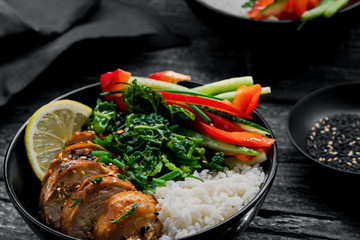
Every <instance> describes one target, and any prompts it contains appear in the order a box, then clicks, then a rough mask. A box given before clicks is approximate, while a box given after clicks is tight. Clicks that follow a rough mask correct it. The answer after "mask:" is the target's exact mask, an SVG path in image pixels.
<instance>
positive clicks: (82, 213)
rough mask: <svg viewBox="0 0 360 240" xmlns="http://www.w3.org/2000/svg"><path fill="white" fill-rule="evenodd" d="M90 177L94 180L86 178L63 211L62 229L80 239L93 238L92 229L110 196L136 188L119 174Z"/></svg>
mask: <svg viewBox="0 0 360 240" xmlns="http://www.w3.org/2000/svg"><path fill="white" fill-rule="evenodd" d="M90 178H91V179H92V182H91V181H90V180H89V179H86V180H85V181H84V182H83V183H82V184H81V186H80V187H79V189H78V190H77V192H75V193H73V194H72V195H71V196H70V198H69V200H67V202H66V204H65V205H64V208H63V210H62V213H61V220H60V223H61V224H60V225H61V231H62V232H63V233H65V234H67V235H70V236H73V237H76V238H80V239H84V238H92V236H91V230H92V228H93V226H94V224H95V222H96V220H97V219H98V217H99V216H100V215H101V214H102V213H103V211H104V207H105V203H106V201H107V200H108V198H110V197H111V196H113V195H114V194H116V193H119V192H123V191H129V190H133V191H134V190H136V189H135V187H134V185H132V183H130V182H129V181H128V180H125V181H123V180H120V179H119V178H118V177H117V176H106V175H96V176H92V177H90Z"/></svg>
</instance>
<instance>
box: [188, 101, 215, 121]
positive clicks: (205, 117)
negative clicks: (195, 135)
mask: <svg viewBox="0 0 360 240" xmlns="http://www.w3.org/2000/svg"><path fill="white" fill-rule="evenodd" d="M189 106H190V107H191V108H192V110H194V111H195V112H196V113H197V114H199V116H200V117H201V118H202V119H204V121H205V122H206V123H207V124H209V123H210V122H211V119H210V118H209V117H208V116H207V115H206V114H205V113H204V112H203V111H201V110H200V109H199V108H198V107H197V106H196V105H194V104H189Z"/></svg>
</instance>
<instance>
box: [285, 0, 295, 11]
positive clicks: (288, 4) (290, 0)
mask: <svg viewBox="0 0 360 240" xmlns="http://www.w3.org/2000/svg"><path fill="white" fill-rule="evenodd" d="M285 12H288V13H293V12H294V0H287V2H286V6H285Z"/></svg>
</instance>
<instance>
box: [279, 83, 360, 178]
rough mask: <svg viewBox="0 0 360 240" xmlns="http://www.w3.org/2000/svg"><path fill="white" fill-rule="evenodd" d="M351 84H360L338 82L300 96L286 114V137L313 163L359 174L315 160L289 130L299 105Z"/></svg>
mask: <svg viewBox="0 0 360 240" xmlns="http://www.w3.org/2000/svg"><path fill="white" fill-rule="evenodd" d="M351 85H360V83H359V82H347V83H340V84H335V85H331V86H327V87H324V88H320V89H318V90H315V91H313V92H311V93H309V94H308V95H306V96H304V97H303V98H301V99H300V100H299V101H298V102H297V103H296V104H295V105H294V106H293V107H292V109H291V110H290V113H289V116H288V120H287V126H286V127H287V134H288V137H289V139H290V141H291V143H292V144H293V145H294V146H295V148H296V149H297V150H298V151H299V152H301V153H302V154H303V155H304V156H305V157H307V158H308V159H310V160H312V161H314V162H315V163H317V164H320V166H324V167H326V168H329V169H331V170H335V171H338V172H342V173H346V174H352V175H360V173H358V172H352V171H345V170H342V169H338V168H335V167H332V166H330V165H327V164H324V163H322V162H319V161H317V160H316V159H315V158H313V157H312V156H310V155H309V154H308V153H307V152H306V151H304V150H303V149H302V148H301V147H300V146H299V145H298V144H297V143H296V141H295V139H294V138H293V135H292V134H291V131H290V122H291V120H292V119H293V118H294V116H293V115H294V112H296V111H297V110H298V109H299V108H300V107H302V105H303V104H304V103H305V102H307V101H309V100H311V99H313V98H315V97H317V96H318V95H320V94H321V93H324V92H327V91H329V90H332V89H334V88H338V87H346V86H351Z"/></svg>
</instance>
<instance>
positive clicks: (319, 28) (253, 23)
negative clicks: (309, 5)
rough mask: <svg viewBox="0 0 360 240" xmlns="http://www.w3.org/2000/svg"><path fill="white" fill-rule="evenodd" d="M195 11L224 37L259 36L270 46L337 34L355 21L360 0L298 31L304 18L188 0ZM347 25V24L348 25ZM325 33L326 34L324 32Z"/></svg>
mask: <svg viewBox="0 0 360 240" xmlns="http://www.w3.org/2000/svg"><path fill="white" fill-rule="evenodd" d="M186 2H187V4H188V6H189V8H190V9H191V10H192V12H193V13H194V15H195V16H196V17H197V18H198V19H199V20H200V21H201V22H202V23H203V24H204V25H205V26H207V27H208V28H210V29H211V30H213V31H214V32H216V33H218V34H219V35H220V36H221V37H223V38H225V39H227V40H229V41H232V42H236V43H237V44H239V43H241V42H244V41H246V40H248V42H252V41H254V40H259V42H261V43H262V45H264V44H265V45H266V46H267V47H270V46H271V45H270V44H269V41H271V40H274V42H276V41H278V40H281V43H282V44H284V43H286V40H289V39H297V38H299V37H302V39H301V42H302V43H303V41H304V40H306V39H307V36H309V35H311V40H312V41H311V42H312V43H314V37H315V36H316V37H323V38H324V39H326V38H327V37H328V36H333V35H334V36H336V34H337V30H339V31H341V30H343V29H344V28H345V29H346V27H347V26H348V25H349V24H351V23H352V22H354V20H355V19H356V17H357V16H358V15H359V13H360V1H356V2H352V3H351V4H349V5H348V6H346V7H344V8H343V9H341V10H340V11H339V12H338V13H337V14H335V15H334V16H332V17H331V18H325V17H319V18H315V19H312V20H309V21H308V22H307V23H305V24H304V26H303V27H302V28H301V30H300V31H298V28H299V26H300V25H301V24H302V21H301V20H262V19H260V20H259V19H249V18H246V17H240V16H237V15H234V14H231V13H228V12H226V11H223V10H220V9H217V8H215V7H213V6H211V5H210V4H207V3H205V2H204V1H201V0H186ZM345 26H346V27H345ZM323 35H325V36H323Z"/></svg>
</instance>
